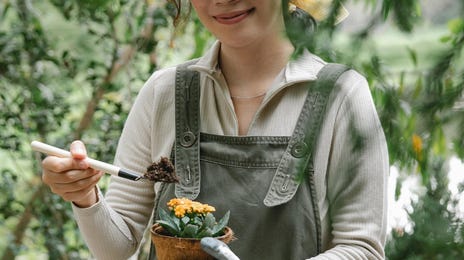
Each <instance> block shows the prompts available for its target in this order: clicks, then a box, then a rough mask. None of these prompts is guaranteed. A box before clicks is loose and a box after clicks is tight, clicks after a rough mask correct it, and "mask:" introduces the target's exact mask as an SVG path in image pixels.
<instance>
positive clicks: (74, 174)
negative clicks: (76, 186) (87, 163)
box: [42, 168, 99, 185]
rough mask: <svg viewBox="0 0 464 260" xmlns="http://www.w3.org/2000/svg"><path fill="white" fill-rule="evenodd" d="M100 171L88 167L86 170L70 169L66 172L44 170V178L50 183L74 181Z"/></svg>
mask: <svg viewBox="0 0 464 260" xmlns="http://www.w3.org/2000/svg"><path fill="white" fill-rule="evenodd" d="M98 173H99V171H97V170H95V169H91V168H88V169H86V170H69V171H66V172H53V171H47V172H44V175H43V176H42V179H43V180H44V182H45V183H47V184H49V185H55V184H68V183H74V182H77V181H80V180H83V179H87V178H89V177H92V176H94V175H96V174H98Z"/></svg>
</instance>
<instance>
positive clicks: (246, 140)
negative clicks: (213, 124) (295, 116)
mask: <svg viewBox="0 0 464 260" xmlns="http://www.w3.org/2000/svg"><path fill="white" fill-rule="evenodd" d="M200 139H201V141H202V142H208V141H218V140H220V141H221V142H222V143H225V144H287V143H288V141H289V140H290V136H219V135H213V134H205V133H201V134H200Z"/></svg>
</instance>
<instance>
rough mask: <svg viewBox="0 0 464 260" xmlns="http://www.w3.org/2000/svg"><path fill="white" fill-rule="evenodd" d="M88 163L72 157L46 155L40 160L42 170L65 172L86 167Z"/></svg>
mask: <svg viewBox="0 0 464 260" xmlns="http://www.w3.org/2000/svg"><path fill="white" fill-rule="evenodd" d="M88 167H89V166H88V163H86V162H85V161H83V160H74V159H72V158H60V157H56V156H47V157H45V159H44V160H43V161H42V169H43V170H44V172H46V171H51V172H56V173H59V172H67V171H70V170H78V169H87V168H88Z"/></svg>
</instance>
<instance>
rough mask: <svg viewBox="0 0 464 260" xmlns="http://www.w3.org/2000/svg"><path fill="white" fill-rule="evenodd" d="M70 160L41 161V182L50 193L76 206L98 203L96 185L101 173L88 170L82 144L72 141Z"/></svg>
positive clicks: (85, 206)
mask: <svg viewBox="0 0 464 260" xmlns="http://www.w3.org/2000/svg"><path fill="white" fill-rule="evenodd" d="M70 152H71V154H72V158H60V157H56V156H47V157H46V158H45V159H44V160H43V161H42V169H43V173H42V180H43V182H44V183H45V184H47V185H48V186H49V187H50V189H51V191H52V192H53V193H55V194H58V195H59V196H61V197H62V198H63V199H64V200H66V201H72V202H73V203H74V204H75V205H76V206H78V207H81V208H87V207H90V206H92V205H93V204H95V203H97V202H98V196H97V188H96V185H97V183H98V181H99V180H100V178H101V177H102V176H103V172H101V171H98V170H95V169H92V168H89V164H88V163H87V162H86V160H85V159H86V158H87V151H86V149H85V145H84V143H82V142H81V141H74V142H73V143H72V144H71V148H70Z"/></svg>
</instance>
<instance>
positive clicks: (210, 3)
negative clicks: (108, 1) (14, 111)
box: [43, 0, 388, 259]
mask: <svg viewBox="0 0 464 260" xmlns="http://www.w3.org/2000/svg"><path fill="white" fill-rule="evenodd" d="M314 2H315V1H309V0H307V1H292V3H294V4H296V5H297V7H300V8H306V9H305V10H307V11H308V12H309V13H311V9H310V8H311V6H314V5H311V4H310V3H314ZM316 2H317V1H316ZM190 3H191V4H192V6H193V8H194V9H195V11H196V12H197V14H198V17H199V18H200V20H201V22H202V23H203V25H204V26H205V27H206V28H207V29H208V30H209V31H211V33H213V34H214V35H215V36H216V37H217V39H218V41H217V42H216V43H215V44H214V45H213V46H212V48H211V49H210V50H209V51H208V52H207V53H206V54H205V55H204V56H203V57H202V58H200V59H199V60H195V61H191V62H189V63H187V64H183V65H182V66H178V67H177V68H175V67H174V68H166V69H162V70H160V71H157V72H155V73H154V74H153V75H152V76H151V77H150V79H149V80H148V81H147V82H146V84H145V86H144V87H143V88H142V90H141V91H140V93H139V95H138V98H137V100H136V102H135V104H134V106H133V108H132V110H131V112H130V114H129V117H128V119H127V122H126V125H125V127H124V130H123V132H122V135H121V138H120V140H119V145H118V149H117V153H116V158H115V164H117V165H120V166H122V167H123V168H126V169H129V170H133V171H135V172H144V171H145V169H146V167H147V166H148V165H150V164H151V163H152V162H153V161H157V160H159V158H160V157H162V156H164V157H168V156H171V155H172V157H174V159H175V166H176V172H177V174H178V175H179V177H180V179H181V181H180V183H179V184H176V185H174V184H172V185H163V186H162V187H158V186H157V187H153V186H154V185H153V184H152V183H150V182H132V181H129V180H125V179H121V178H117V177H112V180H111V184H110V186H109V189H108V192H107V194H106V197H105V198H104V197H103V196H102V195H101V193H100V192H99V191H98V188H97V185H96V184H97V182H98V180H99V179H100V177H101V175H102V174H101V173H99V172H96V171H94V170H92V169H90V168H88V165H86V162H85V161H84V160H83V159H85V157H86V152H85V147H84V145H83V144H82V142H80V141H76V142H74V143H73V144H72V145H71V152H72V154H73V156H74V159H63V158H56V157H47V158H46V159H45V160H44V161H43V169H44V170H43V180H44V182H45V183H46V184H48V185H49V186H50V187H51V189H52V191H53V192H55V193H57V194H59V195H61V196H62V197H63V198H64V199H65V200H68V201H72V202H73V209H74V213H75V216H76V220H77V222H78V224H79V227H80V230H81V232H82V234H83V236H84V238H85V240H86V242H87V244H88V246H89V248H90V249H91V251H92V253H93V254H94V255H95V256H96V257H97V258H98V259H126V258H128V257H130V256H131V255H132V254H133V253H134V252H136V250H137V248H138V247H139V244H140V241H141V239H142V237H143V233H144V231H145V229H146V227H147V225H149V219H150V216H151V214H152V212H153V209H155V212H156V210H157V208H158V207H162V206H163V205H165V202H166V201H167V200H169V199H170V198H172V197H174V196H186V197H190V198H193V199H197V200H199V201H201V202H205V203H208V204H210V205H214V206H215V207H216V208H217V211H218V212H217V213H218V215H222V214H223V213H224V212H225V211H226V210H230V211H231V220H230V223H229V224H230V226H231V227H232V228H233V229H234V231H235V233H236V236H237V238H238V239H237V240H236V241H234V242H233V243H231V244H230V247H231V249H232V251H234V252H235V253H236V254H237V255H238V256H239V257H240V258H241V259H306V258H312V257H314V259H382V258H384V252H383V246H384V243H385V230H386V196H385V193H386V179H387V175H388V155H387V149H386V143H385V138H384V135H383V131H382V128H381V126H380V123H379V120H378V117H377V114H376V111H375V108H374V105H373V102H372V98H371V94H370V92H369V88H368V86H367V82H366V80H365V78H364V77H362V76H361V75H359V74H358V73H356V72H355V71H353V70H348V71H346V72H344V71H345V70H341V71H340V74H341V75H340V76H339V77H338V75H337V76H336V77H335V79H336V84H334V87H333V88H334V90H333V91H332V92H327V93H325V92H324V89H328V87H327V86H326V85H321V86H322V88H321V87H319V88H317V86H319V85H318V84H319V82H321V81H323V79H325V75H330V74H331V70H332V69H331V68H334V67H330V68H329V67H328V66H325V65H326V63H325V62H324V61H322V60H321V59H320V58H318V57H316V56H314V55H312V54H310V53H308V52H304V53H303V54H302V55H301V56H299V57H298V58H297V59H296V60H290V57H291V55H292V53H293V51H294V47H293V46H292V44H291V42H290V41H289V40H288V38H286V37H285V36H284V35H285V24H284V16H283V11H282V10H283V9H285V10H286V9H287V8H282V5H281V0H191V1H190ZM316 6H317V5H316ZM300 11H301V10H298V12H300ZM323 67H324V68H325V69H324V70H322V69H323ZM327 68H329V69H327ZM176 71H177V72H176ZM182 71H183V72H184V73H186V74H185V75H184V74H181V73H182ZM321 71H324V73H322V72H321ZM191 72H195V73H193V74H192V73H191ZM196 72H198V73H196ZM341 72H344V73H341ZM176 73H179V74H177V76H176ZM332 74H333V73H332ZM197 76H198V78H196V77H197ZM337 78H338V79H337ZM335 79H334V80H335ZM195 80H197V81H198V84H195ZM192 82H193V83H192ZM328 82H330V80H329V81H328ZM308 86H309V88H308ZM329 87H331V86H329ZM176 89H178V91H177V93H176ZM318 89H321V92H320V93H319V92H317V91H318ZM186 91H190V92H189V94H186ZM308 93H309V94H308ZM315 93H316V94H315ZM195 95H197V96H195ZM324 95H325V99H326V102H327V104H328V105H325V101H324V102H323V101H320V100H321V99H319V98H320V97H322V100H324ZM196 99H198V100H196ZM174 100H176V102H173V101H174ZM176 106H177V107H176ZM300 111H302V112H301V113H300ZM319 119H320V120H319ZM172 129H176V131H175V132H174V131H172ZM200 132H201V134H200ZM308 133H309V134H308ZM200 170H201V171H200ZM297 178H299V180H296V179H297ZM155 190H156V191H157V194H156V196H155V193H156V192H155ZM154 198H156V202H155V199H154Z"/></svg>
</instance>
